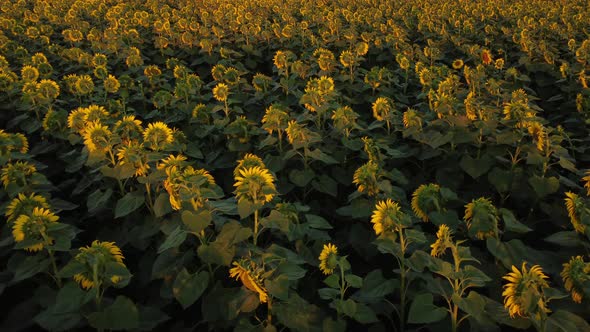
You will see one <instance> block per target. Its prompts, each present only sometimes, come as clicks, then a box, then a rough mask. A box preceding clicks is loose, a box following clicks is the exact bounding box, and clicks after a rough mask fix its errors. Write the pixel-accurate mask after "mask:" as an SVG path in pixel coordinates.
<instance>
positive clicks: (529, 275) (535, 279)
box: [502, 262, 551, 319]
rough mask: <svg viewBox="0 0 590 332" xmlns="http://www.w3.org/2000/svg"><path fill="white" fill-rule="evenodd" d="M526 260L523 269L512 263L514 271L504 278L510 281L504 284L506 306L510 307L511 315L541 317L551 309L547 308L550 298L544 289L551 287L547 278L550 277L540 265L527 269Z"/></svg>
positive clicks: (503, 294)
mask: <svg viewBox="0 0 590 332" xmlns="http://www.w3.org/2000/svg"><path fill="white" fill-rule="evenodd" d="M526 264H527V263H526V262H524V263H522V268H521V270H518V268H517V267H516V266H514V265H512V272H509V273H508V274H507V275H506V276H504V277H503V279H505V280H507V281H508V283H507V284H506V285H504V292H502V296H504V307H505V308H506V309H508V313H509V314H510V317H517V316H521V317H535V318H536V319H540V318H541V317H542V316H545V315H546V314H547V313H550V312H551V310H549V308H547V302H548V300H547V299H546V297H545V293H544V290H545V289H546V288H549V284H548V283H547V281H546V280H545V279H548V277H547V276H546V275H545V274H544V273H543V270H542V269H541V267H540V266H539V265H534V266H532V267H531V268H530V270H527V267H526Z"/></svg>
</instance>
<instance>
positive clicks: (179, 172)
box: [164, 160, 215, 210]
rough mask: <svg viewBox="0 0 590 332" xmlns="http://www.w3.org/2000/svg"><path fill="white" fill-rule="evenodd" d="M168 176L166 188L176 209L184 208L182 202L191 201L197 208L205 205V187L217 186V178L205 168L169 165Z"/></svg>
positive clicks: (165, 182)
mask: <svg viewBox="0 0 590 332" xmlns="http://www.w3.org/2000/svg"><path fill="white" fill-rule="evenodd" d="M176 161H177V162H179V160H176ZM166 175H167V178H166V179H165V180H164V188H165V189H166V191H167V192H168V195H169V196H170V199H169V200H170V205H171V206H172V208H173V209H174V210H180V209H181V208H182V202H185V201H186V202H190V203H191V204H192V205H193V207H194V208H195V209H198V208H200V207H202V206H203V203H204V201H205V200H206V198H204V197H202V196H203V195H202V193H201V191H202V189H203V188H212V187H213V186H215V179H214V178H213V176H211V174H209V172H207V171H206V170H204V169H194V168H193V167H192V166H188V167H186V168H184V169H181V168H180V167H173V166H172V167H169V168H167V169H166Z"/></svg>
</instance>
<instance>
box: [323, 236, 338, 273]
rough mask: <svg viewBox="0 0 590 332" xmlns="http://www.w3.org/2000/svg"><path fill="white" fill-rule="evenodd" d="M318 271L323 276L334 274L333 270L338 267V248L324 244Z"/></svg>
mask: <svg viewBox="0 0 590 332" xmlns="http://www.w3.org/2000/svg"><path fill="white" fill-rule="evenodd" d="M319 260H320V271H322V273H323V274H325V275H330V274H332V273H334V269H335V268H336V266H337V265H338V248H337V247H336V246H335V245H333V244H331V243H328V244H324V248H323V249H322V252H321V253H320V257H319Z"/></svg>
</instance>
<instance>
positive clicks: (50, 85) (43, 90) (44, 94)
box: [36, 80, 59, 103]
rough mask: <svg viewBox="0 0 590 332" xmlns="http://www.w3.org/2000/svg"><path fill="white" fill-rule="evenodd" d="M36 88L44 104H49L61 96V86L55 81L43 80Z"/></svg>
mask: <svg viewBox="0 0 590 332" xmlns="http://www.w3.org/2000/svg"><path fill="white" fill-rule="evenodd" d="M36 88H37V93H38V96H39V98H40V101H41V102H43V103H48V102H50V101H52V100H54V99H55V98H57V97H58V96H59V85H58V84H57V83H55V81H52V80H41V81H40V82H39V83H37V87H36Z"/></svg>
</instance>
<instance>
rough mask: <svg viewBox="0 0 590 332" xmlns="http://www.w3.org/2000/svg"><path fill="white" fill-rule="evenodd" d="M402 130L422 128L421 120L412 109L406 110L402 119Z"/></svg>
mask: <svg viewBox="0 0 590 332" xmlns="http://www.w3.org/2000/svg"><path fill="white" fill-rule="evenodd" d="M402 121H403V124H404V128H419V129H421V128H422V118H421V117H420V114H419V113H418V111H416V110H415V109H412V108H408V109H407V110H406V111H405V112H404V114H403V118H402Z"/></svg>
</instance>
